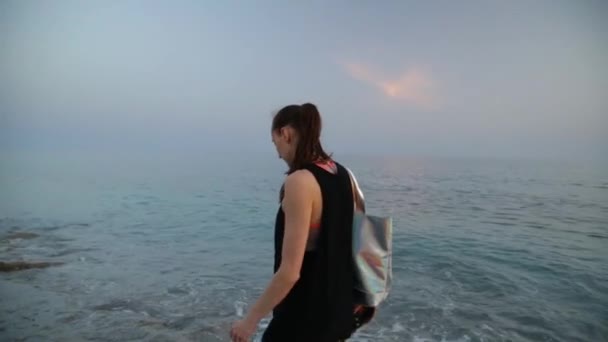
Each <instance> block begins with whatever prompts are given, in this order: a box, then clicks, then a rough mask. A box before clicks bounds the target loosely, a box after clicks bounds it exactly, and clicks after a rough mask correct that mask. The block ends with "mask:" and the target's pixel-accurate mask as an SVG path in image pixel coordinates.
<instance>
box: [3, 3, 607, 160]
mask: <svg viewBox="0 0 608 342" xmlns="http://www.w3.org/2000/svg"><path fill="white" fill-rule="evenodd" d="M607 61H608V5H607V4H606V2H604V1H599V0H597V1H593V0H589V1H560V0H555V1H518V0H516V1H473V0H471V1H381V2H376V1H308V2H306V4H304V2H298V3H296V2H295V1H289V2H287V1H255V2H254V1H240V2H237V1H213V2H212V1H67V0H65V1H63V0H57V1H27V0H26V1H23V0H4V1H1V2H0V149H2V150H3V151H9V152H19V153H27V152H28V151H38V152H41V151H42V152H58V153H62V152H64V151H72V152H74V151H77V152H83V153H97V152H99V151H106V152H107V151H110V152H112V151H122V152H125V151H127V152H129V153H144V152H145V153H152V154H154V153H173V152H175V151H182V152H184V151H185V152H187V153H191V152H196V153H200V154H213V153H217V152H220V153H222V152H239V153H241V152H246V153H248V154H260V155H263V154H271V155H273V154H274V150H273V147H272V145H271V143H270V133H269V126H270V120H271V115H272V114H273V112H275V111H276V110H278V109H279V108H280V107H282V106H284V105H287V104H291V103H302V102H307V101H310V102H313V103H316V104H317V105H318V106H319V109H320V110H321V112H322V115H323V119H324V132H323V139H324V143H325V145H326V147H327V149H328V150H330V151H333V152H336V153H365V154H388V155H395V154H396V155H404V156H409V155H430V156H435V155H437V156H453V157H460V156H474V157H475V156H492V157H509V158H510V157H526V158H551V159H553V158H564V159H573V158H574V159H578V158H584V159H595V158H605V157H606V155H608V154H607V153H605V151H606V150H608V62H607Z"/></svg>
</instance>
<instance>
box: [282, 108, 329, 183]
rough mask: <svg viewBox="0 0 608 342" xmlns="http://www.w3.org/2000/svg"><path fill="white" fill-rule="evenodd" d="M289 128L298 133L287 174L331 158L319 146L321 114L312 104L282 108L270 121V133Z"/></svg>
mask: <svg viewBox="0 0 608 342" xmlns="http://www.w3.org/2000/svg"><path fill="white" fill-rule="evenodd" d="M285 126H290V127H292V128H294V129H295V130H296V132H297V133H298V138H299V139H298V145H297V146H296V152H295V155H294V159H293V161H292V162H291V163H290V165H289V171H288V172H287V174H291V173H293V172H295V171H297V170H299V169H301V168H303V167H304V166H306V164H310V163H313V162H316V161H326V160H329V159H331V156H330V155H329V154H327V153H325V151H324V150H323V147H322V146H321V114H319V110H318V109H317V106H315V105H314V104H312V103H305V104H303V105H289V106H285V107H283V108H282V109H281V110H279V112H278V113H277V114H276V115H275V116H274V118H273V120H272V131H273V132H274V131H276V130H278V129H281V128H283V127H285Z"/></svg>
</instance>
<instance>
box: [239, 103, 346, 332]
mask: <svg viewBox="0 0 608 342" xmlns="http://www.w3.org/2000/svg"><path fill="white" fill-rule="evenodd" d="M320 136H321V116H320V114H319V111H318V110H317V108H316V106H315V105H313V104H310V103H307V104H303V105H289V106H286V107H284V108H283V109H281V110H280V111H279V112H278V113H277V114H276V115H275V117H274V119H273V122H272V142H273V143H274V145H275V146H276V149H277V152H278V154H279V157H280V158H281V159H283V160H284V161H285V162H286V163H287V165H288V167H289V170H288V172H287V177H286V179H285V182H284V184H283V187H282V188H281V193H280V199H281V205H280V206H279V209H278V213H277V216H276V222H275V262H274V271H275V273H274V276H273V278H272V280H271V281H270V284H269V285H268V286H267V288H266V289H265V291H264V292H263V294H262V295H261V297H260V298H259V299H258V300H257V301H256V302H255V304H254V305H253V306H252V307H251V309H250V310H249V312H248V313H247V315H246V316H245V318H244V319H243V320H240V321H238V322H236V323H235V324H234V325H233V327H232V330H231V332H230V335H231V338H232V341H238V342H242V341H249V340H250V338H251V336H252V335H253V334H254V333H255V330H256V327H257V325H258V323H259V321H260V320H261V319H262V318H263V317H265V316H266V315H267V314H269V313H270V312H271V311H272V313H273V318H272V320H271V322H270V324H269V326H268V328H267V329H266V331H265V332H264V335H263V338H262V341H263V342H274V341H289V342H291V341H294V342H297V341H307V342H310V341H314V342H325V341H327V342H336V341H341V340H345V339H347V338H349V337H350V335H351V333H352V331H353V326H354V323H353V296H352V287H353V266H352V261H351V255H352V254H351V251H352V247H351V240H352V230H351V226H352V218H353V193H352V186H351V182H350V177H349V175H348V171H347V170H346V169H345V168H344V167H343V166H342V165H340V164H339V163H337V162H335V161H333V160H332V158H331V157H330V156H329V155H328V154H327V153H325V151H324V150H323V147H322V146H321V142H320Z"/></svg>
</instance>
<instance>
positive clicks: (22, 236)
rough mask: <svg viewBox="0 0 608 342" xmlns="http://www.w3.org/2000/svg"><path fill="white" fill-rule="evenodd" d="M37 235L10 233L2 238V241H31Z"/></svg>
mask: <svg viewBox="0 0 608 342" xmlns="http://www.w3.org/2000/svg"><path fill="white" fill-rule="evenodd" d="M38 236H39V235H38V234H34V233H28V232H13V233H10V234H8V235H6V236H4V238H3V239H2V240H15V239H24V240H25V239H33V238H37V237H38Z"/></svg>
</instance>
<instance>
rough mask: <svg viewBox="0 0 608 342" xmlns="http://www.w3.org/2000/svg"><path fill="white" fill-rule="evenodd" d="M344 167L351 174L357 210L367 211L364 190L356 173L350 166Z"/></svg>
mask: <svg viewBox="0 0 608 342" xmlns="http://www.w3.org/2000/svg"><path fill="white" fill-rule="evenodd" d="M344 168H345V169H346V171H348V174H349V176H350V184H351V187H352V189H353V200H354V206H355V212H356V211H361V212H363V213H365V198H364V196H363V191H361V188H360V187H359V183H358V182H357V178H356V177H355V175H354V174H353V172H352V171H351V170H350V169H349V168H347V167H344Z"/></svg>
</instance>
